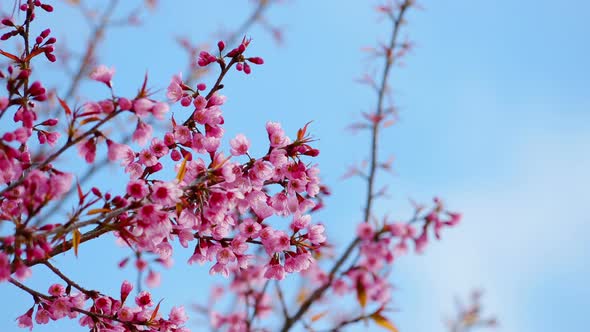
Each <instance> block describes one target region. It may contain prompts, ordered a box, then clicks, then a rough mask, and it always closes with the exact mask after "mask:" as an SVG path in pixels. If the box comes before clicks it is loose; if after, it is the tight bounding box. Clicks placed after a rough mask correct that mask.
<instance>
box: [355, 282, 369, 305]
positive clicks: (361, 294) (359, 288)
mask: <svg viewBox="0 0 590 332" xmlns="http://www.w3.org/2000/svg"><path fill="white" fill-rule="evenodd" d="M356 298H357V300H358V301H359V304H360V305H361V307H363V308H364V307H365V306H366V305H367V290H366V289H365V286H364V285H363V283H362V282H360V281H357V283H356Z"/></svg>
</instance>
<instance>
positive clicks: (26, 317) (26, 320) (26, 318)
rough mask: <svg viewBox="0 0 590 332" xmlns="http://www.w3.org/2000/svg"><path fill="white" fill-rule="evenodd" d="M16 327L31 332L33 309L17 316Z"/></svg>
mask: <svg viewBox="0 0 590 332" xmlns="http://www.w3.org/2000/svg"><path fill="white" fill-rule="evenodd" d="M16 320H17V322H18V327H22V328H27V327H28V328H29V331H32V330H33V308H31V309H30V310H29V311H27V312H26V313H25V314H23V315H22V316H19V317H18V318H17V319H16Z"/></svg>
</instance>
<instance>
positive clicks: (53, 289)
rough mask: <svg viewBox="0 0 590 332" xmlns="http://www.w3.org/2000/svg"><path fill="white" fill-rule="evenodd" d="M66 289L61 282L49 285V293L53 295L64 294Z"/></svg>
mask: <svg viewBox="0 0 590 332" xmlns="http://www.w3.org/2000/svg"><path fill="white" fill-rule="evenodd" d="M65 291H66V289H65V287H64V286H63V285H60V284H53V285H51V286H49V290H48V293H49V294H51V295H52V296H62V295H63V294H64V293H65Z"/></svg>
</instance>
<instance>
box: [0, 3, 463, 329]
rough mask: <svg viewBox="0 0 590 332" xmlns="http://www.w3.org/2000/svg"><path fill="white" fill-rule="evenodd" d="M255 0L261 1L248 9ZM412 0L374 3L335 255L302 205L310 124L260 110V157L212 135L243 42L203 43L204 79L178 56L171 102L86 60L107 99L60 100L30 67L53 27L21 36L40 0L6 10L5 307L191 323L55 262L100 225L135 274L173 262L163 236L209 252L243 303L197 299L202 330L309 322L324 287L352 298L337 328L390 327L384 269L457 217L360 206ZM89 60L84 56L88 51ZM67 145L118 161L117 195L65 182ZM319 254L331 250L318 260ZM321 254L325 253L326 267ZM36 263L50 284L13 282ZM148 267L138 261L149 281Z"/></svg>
mask: <svg viewBox="0 0 590 332" xmlns="http://www.w3.org/2000/svg"><path fill="white" fill-rule="evenodd" d="M267 3H268V1H262V0H261V1H260V4H259V7H257V12H256V13H257V14H256V15H260V13H258V11H259V10H260V8H264V6H265V5H266V4H267ZM414 5H415V4H414V2H413V1H410V0H406V1H402V2H399V3H395V4H391V5H386V6H380V7H379V8H378V11H379V12H380V13H382V14H385V16H386V17H388V18H389V19H390V21H391V22H392V27H393V28H392V34H391V41H390V43H389V44H388V45H387V46H384V52H383V53H382V54H381V56H382V58H383V59H384V60H385V61H384V63H385V64H384V71H383V75H382V77H380V78H377V79H376V80H375V81H374V84H373V85H372V86H373V87H374V88H375V91H376V93H377V99H378V102H377V106H376V108H375V109H374V112H373V113H371V114H365V115H364V120H363V121H364V122H363V123H362V125H361V126H358V128H362V129H366V130H368V132H369V133H370V137H371V143H370V144H371V145H370V150H369V153H370V156H369V158H370V162H369V165H368V166H369V168H368V170H367V171H366V172H364V171H362V170H360V169H359V170H355V172H354V174H352V175H357V176H359V177H360V178H362V179H363V180H365V181H366V184H367V193H366V195H367V197H366V206H365V211H364V216H363V218H362V222H361V223H360V224H359V226H358V228H357V233H356V234H355V236H354V237H353V239H352V240H351V242H350V244H349V245H348V246H347V247H346V248H345V249H344V250H343V251H342V253H338V252H336V254H334V253H333V252H332V249H333V248H332V247H331V245H330V244H329V243H328V241H327V238H326V235H325V227H324V225H323V224H322V223H318V222H317V221H315V220H314V218H313V217H312V215H313V212H315V211H317V210H319V209H321V208H322V207H323V206H324V205H323V197H324V196H326V195H329V190H328V189H327V188H326V187H325V186H324V185H323V184H322V183H321V181H320V178H319V168H318V166H317V165H316V164H315V163H314V157H317V156H318V154H319V150H318V149H317V148H315V147H314V138H313V137H312V136H311V135H310V134H309V132H308V131H309V129H310V123H307V124H305V125H303V124H302V126H301V128H300V129H299V130H298V131H297V132H296V133H295V134H294V135H292V136H289V135H288V134H287V133H286V132H285V131H284V130H283V129H282V127H281V125H280V124H279V123H276V122H267V123H266V126H265V130H266V134H267V137H268V141H267V142H258V143H256V142H254V144H258V145H262V146H263V147H264V149H265V150H266V151H267V152H266V153H265V154H263V155H260V156H253V155H252V154H251V145H252V144H253V143H252V142H251V141H250V140H249V139H248V137H246V136H245V135H243V134H236V135H231V136H230V139H229V145H228V146H224V144H222V139H223V138H224V136H225V135H226V132H225V128H224V124H225V119H224V116H223V114H224V111H223V107H224V103H225V100H226V97H225V96H223V95H222V94H221V91H222V89H223V87H224V85H223V80H224V78H225V77H226V75H229V74H231V72H232V71H233V70H232V69H235V71H238V72H243V73H245V74H251V73H252V72H253V69H252V68H253V67H254V66H258V65H263V64H264V61H263V59H262V58H261V57H258V56H252V55H250V42H251V40H250V39H248V38H243V39H242V40H241V42H238V43H237V45H232V46H231V47H229V46H227V45H226V43H225V42H224V41H219V42H218V43H217V47H216V48H214V50H209V51H206V50H202V51H200V52H199V53H198V58H197V59H194V61H196V63H197V65H198V66H199V67H202V68H207V69H208V70H209V71H210V72H215V70H217V74H216V75H217V76H216V79H214V83H213V84H211V85H210V86H208V85H207V84H205V83H203V82H198V83H195V82H194V79H195V77H196V76H195V75H194V72H193V71H194V70H193V68H192V67H191V73H190V75H189V78H188V79H187V80H183V77H182V74H178V75H175V76H174V77H173V78H172V79H171V81H170V82H169V84H168V88H167V91H166V97H167V99H168V100H159V99H158V98H156V96H155V95H154V94H153V93H152V92H151V91H150V89H148V76H147V75H146V76H145V78H144V80H143V84H141V86H140V87H139V89H138V93H137V94H136V95H132V96H129V95H127V96H125V95H120V94H119V93H118V92H117V91H116V89H115V88H114V87H115V84H113V82H114V81H116V79H117V77H116V76H115V69H114V68H109V67H108V66H105V65H98V66H94V68H93V70H88V72H89V73H88V76H89V78H90V79H91V80H93V81H94V82H95V84H100V85H102V87H103V88H104V89H105V90H104V91H105V92H106V96H105V97H104V98H103V99H100V100H93V101H87V102H85V103H84V104H83V105H82V106H81V107H73V106H72V104H71V103H70V102H69V101H68V100H67V99H68V98H63V99H62V98H60V97H59V93H57V95H55V94H54V93H50V92H49V89H48V88H47V87H46V86H45V84H44V83H43V81H42V76H41V75H39V74H38V72H37V71H36V70H34V69H33V68H36V67H35V66H34V65H33V63H35V64H38V63H40V62H42V61H49V62H54V61H56V55H55V52H54V51H55V50H54V45H55V44H56V42H57V40H56V38H55V37H53V36H52V32H51V30H50V29H49V28H46V29H44V30H42V32H41V33H40V34H39V35H37V36H35V35H33V34H32V32H31V31H32V30H31V26H33V25H34V23H35V18H36V16H37V15H41V14H49V15H50V14H51V12H52V11H53V7H52V6H51V5H49V4H46V3H44V2H42V1H39V0H27V1H24V3H23V4H21V5H20V6H19V8H18V9H19V10H20V12H21V15H14V16H13V17H10V18H5V19H3V20H2V22H1V23H2V25H3V26H4V30H5V31H7V32H4V33H3V34H2V36H1V37H0V39H1V40H2V42H3V43H5V44H2V43H0V56H1V57H2V60H4V61H7V64H6V66H5V68H0V80H2V81H3V83H4V86H5V89H3V90H2V92H0V121H3V129H2V133H1V134H0V171H1V173H0V223H1V224H2V226H3V228H2V229H3V233H2V236H0V282H8V283H11V284H12V285H14V286H15V287H18V288H19V289H21V290H22V291H23V292H25V293H28V294H30V295H31V296H32V298H33V305H32V306H31V307H30V308H29V309H28V310H27V311H26V312H25V313H24V314H23V315H22V316H20V317H18V318H17V323H18V325H19V326H21V327H25V328H30V329H32V328H33V325H34V324H47V323H49V322H50V321H55V320H60V319H64V318H77V319H78V321H79V324H80V325H81V326H83V327H87V328H89V329H90V330H92V331H112V332H115V331H117V332H118V331H121V332H122V331H171V332H174V331H179V332H180V331H188V328H187V327H186V322H187V320H188V317H187V314H186V313H185V311H184V308H183V307H180V306H179V307H173V308H172V309H171V311H170V313H169V314H167V315H165V314H163V313H162V312H161V310H160V303H159V302H158V301H157V300H156V299H152V295H151V294H150V293H149V292H147V291H139V292H138V294H137V295H136V296H135V298H134V299H132V296H130V293H131V291H132V289H133V288H134V287H133V285H132V284H131V283H129V282H128V281H119V282H120V283H121V284H122V285H121V292H120V294H118V295H113V294H111V295H109V294H105V293H103V292H101V291H99V290H93V289H90V288H86V287H84V286H82V285H81V284H80V283H78V282H76V281H74V280H73V278H71V277H69V276H67V275H66V274H65V273H63V272H62V271H61V270H60V269H59V268H58V267H57V266H56V265H55V264H54V260H53V258H54V257H56V256H57V255H60V254H62V253H65V252H70V251H71V252H73V253H74V254H75V255H76V256H77V255H78V249H79V247H80V246H81V245H83V244H84V243H85V242H87V241H91V240H94V239H97V238H99V237H101V236H103V235H105V234H108V233H110V234H113V235H115V236H116V238H117V239H118V241H119V242H120V243H123V244H124V245H125V246H127V247H128V248H129V249H130V250H131V252H133V256H134V257H135V259H136V267H137V269H138V270H140V271H142V270H144V269H145V268H146V265H147V262H146V258H145V257H147V256H150V257H154V260H155V261H157V262H159V263H160V264H162V265H164V266H171V265H172V257H173V255H174V252H173V251H174V250H173V244H174V243H178V244H179V245H180V246H182V247H184V248H189V250H191V252H192V255H189V256H190V258H189V259H188V264H192V263H195V262H196V263H199V264H205V263H208V264H209V271H210V274H212V275H215V274H220V275H222V276H225V277H229V279H230V284H229V285H228V286H227V289H223V288H215V289H214V293H213V295H212V296H213V298H218V297H219V296H221V294H224V293H229V294H232V295H233V296H234V297H235V298H237V299H238V303H240V305H236V306H235V308H234V310H232V311H230V312H220V311H217V310H216V309H215V308H213V307H209V308H206V309H204V310H202V311H203V313H205V314H206V315H207V317H208V318H209V319H210V325H211V327H212V328H213V329H215V330H227V331H254V330H261V331H269V330H273V327H272V326H273V324H276V323H277V322H276V319H275V320H266V321H265V320H263V319H261V318H264V317H267V316H268V315H269V314H270V313H272V312H275V313H278V316H277V317H279V321H280V322H279V323H280V324H281V326H280V327H279V328H278V329H280V330H282V331H288V330H290V329H291V328H293V327H294V326H295V325H296V324H302V325H303V326H304V327H307V328H309V329H311V327H310V325H311V324H313V323H314V322H316V321H319V320H320V319H322V318H323V317H324V316H325V314H320V315H317V314H315V315H312V314H310V310H309V309H310V308H311V307H316V306H320V305H325V303H324V302H326V301H325V300H326V294H336V295H339V296H346V295H347V294H351V295H353V296H354V297H356V299H357V301H358V304H359V313H358V315H356V316H354V315H353V316H350V317H346V318H342V317H336V318H335V319H336V320H335V323H334V324H335V326H334V327H333V328H334V330H339V329H341V328H344V327H345V326H347V325H350V324H353V323H357V322H360V321H366V320H372V321H374V322H375V323H376V324H378V325H380V326H382V327H383V328H386V329H388V330H392V331H395V330H396V328H395V326H394V325H393V323H392V322H391V321H390V319H389V318H387V317H386V311H387V310H389V308H388V304H389V303H390V301H391V289H392V285H391V282H390V281H389V280H388V275H389V272H388V271H389V270H390V268H391V265H392V264H393V263H394V261H395V259H396V258H397V257H399V256H401V255H402V254H404V253H406V252H407V251H408V243H409V242H413V243H414V245H415V249H416V251H418V252H421V251H422V250H423V249H424V247H425V246H426V244H427V242H428V236H429V235H428V234H429V233H430V232H434V234H435V236H436V237H437V238H438V237H439V236H440V230H441V229H442V228H443V227H448V226H454V225H456V224H457V223H458V222H459V220H460V215H459V214H458V213H454V212H452V211H449V210H447V209H446V207H445V206H444V205H443V203H442V202H441V201H440V200H439V199H435V201H434V204H433V207H432V208H430V209H426V208H424V207H416V210H415V214H414V216H413V217H412V218H411V219H409V220H406V221H405V222H394V221H391V220H388V219H383V220H382V221H378V220H379V218H377V216H376V213H375V211H373V207H372V205H373V202H374V200H375V199H376V198H378V197H379V196H380V192H379V191H376V190H375V189H374V188H375V185H376V174H377V172H378V171H379V170H380V169H387V168H388V167H390V165H389V164H388V163H387V162H385V163H384V162H381V161H380V160H379V157H378V156H377V150H378V149H377V144H378V141H379V131H380V129H382V128H384V127H386V126H387V124H388V123H389V122H390V121H391V118H392V117H393V116H394V112H393V111H392V108H391V106H388V105H386V104H385V102H384V99H385V98H384V96H385V95H386V94H387V91H388V84H387V82H388V78H389V73H390V70H391V68H392V66H393V65H394V60H397V58H398V57H401V56H403V55H404V54H405V51H406V50H407V44H405V43H401V44H400V43H398V42H397V38H398V37H397V36H398V31H399V29H400V28H401V26H402V25H403V24H404V23H405V20H404V14H405V13H406V11H407V10H408V9H410V8H412V7H413V6H414ZM9 41H13V42H14V41H16V43H17V47H15V48H14V49H15V50H14V51H12V50H10V51H9V47H8V46H6V47H5V46H4V45H8V44H6V43H7V42H9ZM195 55H197V54H195ZM86 60H87V59H85V60H84V61H83V64H84V65H85V66H87V65H88V64H89V63H91V62H90V61H86ZM79 72H80V73H83V72H84V70H83V68H81V69H80V71H79ZM74 90H75V89H74ZM51 101H56V103H57V104H58V105H59V106H58V107H59V109H60V112H56V114H55V115H54V114H53V113H51V112H42V111H41V110H42V108H43V107H47V108H49V107H50V105H49V104H50V102H51ZM171 107H178V108H179V109H180V110H181V111H179V112H178V113H177V114H187V116H186V118H182V119H175V117H174V116H171V115H169V113H170V108H171ZM123 117H127V118H126V120H125V121H127V123H130V122H131V123H133V126H132V130H131V131H130V132H129V133H126V134H129V137H130V140H131V142H130V141H128V140H125V139H122V138H120V137H115V136H113V135H112V130H111V128H112V126H113V123H114V122H115V121H116V120H119V119H121V118H123ZM5 123H6V125H5ZM154 123H156V124H169V126H168V127H169V128H170V129H169V130H165V131H164V132H162V133H160V132H159V131H158V130H154ZM71 150H74V151H77V153H78V155H79V157H80V158H81V160H82V161H83V162H85V163H87V164H88V165H90V166H92V165H96V164H98V160H99V159H100V158H106V159H107V160H108V161H109V162H111V163H112V164H113V165H115V167H119V168H120V170H121V171H122V172H124V173H126V174H127V176H128V180H127V182H126V183H125V185H124V187H123V188H121V191H120V192H108V191H105V190H104V189H103V188H99V187H90V188H86V187H85V185H84V184H83V183H80V181H75V180H74V179H76V178H79V177H78V175H79V174H77V173H76V170H70V169H67V168H64V167H61V166H59V161H60V160H61V159H62V158H64V156H66V155H67V154H68V153H69V151H71ZM257 150H258V149H257ZM171 174H172V175H171ZM72 190H73V191H74V192H75V193H77V199H75V206H74V208H73V210H72V212H71V213H69V214H68V215H65V216H59V217H56V215H53V214H51V220H55V219H59V218H61V219H60V221H59V222H45V221H44V217H45V216H46V214H45V213H47V211H53V210H50V209H51V207H52V206H55V205H56V204H61V203H62V201H63V200H65V197H66V195H68V193H69V192H71V191H72ZM49 213H51V212H49ZM7 229H8V231H6V230H7ZM330 256H332V257H335V259H334V260H333V262H331V263H330V258H329V257H330ZM80 259H83V257H80ZM127 260H128V259H125V260H123V261H121V262H120V263H119V265H120V266H123V265H125V264H126V263H127ZM320 260H326V263H330V264H332V265H331V266H330V267H328V268H326V266H327V265H326V264H320V263H319V261H320ZM35 266H39V267H42V266H44V267H45V268H47V269H48V270H49V271H51V272H52V273H53V274H54V275H55V276H57V277H58V278H59V279H61V281H62V282H61V283H57V284H52V285H48V290H47V291H46V292H43V291H40V290H35V289H32V288H30V287H29V286H27V285H26V284H25V283H24V282H26V279H27V278H28V277H29V276H31V274H32V273H33V267H35ZM287 274H297V275H299V276H301V278H304V279H305V280H308V281H309V283H308V285H309V286H308V289H307V291H306V292H304V293H302V294H300V299H299V301H298V302H297V303H296V304H294V305H288V304H287V301H288V299H286V298H285V297H286V295H285V294H283V291H282V289H281V287H282V286H281V283H280V282H279V281H281V280H283V279H284V278H285V277H286V275H287ZM158 278H159V277H158V276H157V275H155V274H154V273H153V272H150V275H149V277H148V281H149V280H151V281H154V282H156V281H157V279H158ZM271 281H272V283H273V284H274V285H275V292H274V293H273V294H271V292H270V290H269V289H270V288H271V286H270V285H271ZM139 286H140V285H137V287H139ZM273 297H276V299H277V300H276V301H274V300H273ZM156 302H158V303H156ZM331 305H333V306H336V305H337V304H336V303H332V304H331Z"/></svg>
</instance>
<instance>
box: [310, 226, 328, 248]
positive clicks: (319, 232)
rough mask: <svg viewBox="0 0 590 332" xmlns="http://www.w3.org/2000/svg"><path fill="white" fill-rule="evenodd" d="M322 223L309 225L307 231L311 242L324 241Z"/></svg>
mask: <svg viewBox="0 0 590 332" xmlns="http://www.w3.org/2000/svg"><path fill="white" fill-rule="evenodd" d="M324 230H325V228H324V225H321V224H318V225H312V226H310V227H309V231H308V233H307V236H308V239H309V242H311V243H312V244H321V243H324V242H326V236H325V235H324Z"/></svg>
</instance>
